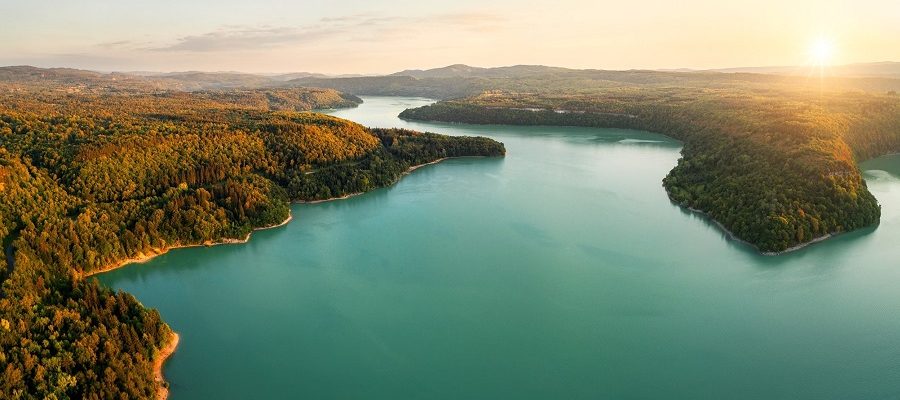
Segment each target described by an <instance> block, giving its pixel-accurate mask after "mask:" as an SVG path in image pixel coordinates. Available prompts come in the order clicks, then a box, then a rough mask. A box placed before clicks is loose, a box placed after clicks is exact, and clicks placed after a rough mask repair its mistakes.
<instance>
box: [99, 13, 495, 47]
mask: <svg viewBox="0 0 900 400" xmlns="http://www.w3.org/2000/svg"><path fill="white" fill-rule="evenodd" d="M503 22H505V19H504V18H503V17H501V16H498V15H494V14H485V13H460V14H436V15H430V16H425V17H385V16H378V15H372V14H356V15H348V16H340V17H327V18H322V19H320V20H319V21H318V22H316V23H314V24H310V25H307V26H300V27H291V26H256V27H250V26H223V27H221V28H219V29H218V30H216V31H213V32H208V33H204V34H199V35H190V36H184V37H181V38H179V39H177V40H176V41H175V43H172V44H169V45H166V46H156V47H145V48H144V50H153V51H167V52H196V53H204V52H227V51H242V50H253V49H259V48H273V47H284V46H291V45H298V44H305V43H311V42H318V41H327V40H337V39H347V40H350V41H379V40H388V39H391V38H396V37H397V36H398V34H399V33H400V32H410V31H418V30H427V29H435V27H440V29H462V30H467V31H472V32H486V31H491V30H496V29H498V28H499V27H500V26H501V25H502V24H503ZM133 44H134V43H132V42H129V41H121V42H111V43H103V44H100V45H98V46H102V47H106V48H123V47H127V46H130V45H133Z"/></svg>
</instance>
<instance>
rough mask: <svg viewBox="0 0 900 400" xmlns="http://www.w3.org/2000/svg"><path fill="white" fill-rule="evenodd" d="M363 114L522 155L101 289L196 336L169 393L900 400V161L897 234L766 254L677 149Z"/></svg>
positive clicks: (311, 214) (390, 104)
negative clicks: (677, 180) (703, 192)
mask: <svg viewBox="0 0 900 400" xmlns="http://www.w3.org/2000/svg"><path fill="white" fill-rule="evenodd" d="M365 101H366V102H365V104H363V105H362V106H360V107H359V108H356V109H349V110H340V111H335V112H333V114H334V115H337V116H340V117H344V118H348V119H352V120H355V121H358V122H360V123H363V124H366V125H370V126H399V127H407V128H413V129H419V130H428V131H434V132H439V133H446V134H453V135H484V136H490V137H492V138H495V139H497V140H500V141H503V142H504V143H505V144H506V147H507V150H508V155H507V157H506V158H505V159H457V160H449V161H446V162H444V163H441V164H437V165H432V166H428V167H424V168H421V169H419V170H417V171H415V172H414V173H413V174H411V175H409V176H407V177H406V178H404V179H403V180H402V181H401V182H400V183H399V184H397V185H395V186H393V187H390V188H387V189H382V190H377V191H374V192H371V193H368V194H365V195H362V196H358V197H354V198H351V199H348V200H342V201H336V202H329V203H322V204H314V205H295V206H294V207H293V211H294V216H295V219H294V221H293V222H291V223H290V224H289V225H287V226H285V227H282V228H277V229H273V230H268V231H261V232H257V233H254V235H253V239H252V240H251V241H250V243H248V244H246V245H229V246H216V247H210V248H191V249H181V250H175V251H172V252H170V253H169V254H167V255H165V256H162V257H158V258H156V259H154V260H152V261H151V262H148V263H146V264H140V265H134V266H130V267H128V268H124V269H119V270H116V271H113V272H110V273H107V274H104V275H102V276H101V277H100V279H101V280H102V281H103V282H104V283H106V284H108V285H110V286H112V287H115V288H118V289H122V290H125V291H128V292H131V293H133V294H134V295H135V296H137V298H138V299H139V300H141V301H142V302H143V303H144V304H145V305H146V306H149V307H155V308H158V309H159V310H160V312H161V313H162V315H163V317H164V318H165V320H166V321H168V322H169V324H170V325H171V326H172V327H173V328H174V329H175V330H176V331H177V332H179V333H180V334H181V344H180V346H179V348H178V351H177V352H176V353H175V355H174V356H173V357H172V359H171V360H170V362H169V363H168V364H167V366H166V369H165V374H166V376H167V378H168V379H169V381H170V383H171V385H172V391H171V398H172V399H174V400H182V399H250V398H254V399H261V398H307V399H606V398H609V399H887V398H900V262H898V258H900V257H898V256H900V247H898V244H900V157H894V158H885V159H880V160H875V161H872V162H869V163H867V164H866V165H865V167H866V168H868V169H869V170H867V171H866V173H865V176H866V179H867V180H868V184H869V188H870V190H871V191H872V192H873V193H874V194H875V196H876V197H878V199H879V201H880V202H881V204H882V206H883V217H882V223H881V225H880V226H878V227H877V228H873V229H868V230H865V231H860V232H855V233H851V234H846V235H842V236H839V237H837V238H834V239H831V240H828V241H826V242H823V243H820V244H817V245H814V246H810V247H808V248H806V249H803V250H800V251H798V252H795V253H791V254H788V255H784V256H778V257H766V256H760V255H758V254H756V253H755V252H754V251H753V250H752V249H750V248H748V247H747V246H745V245H742V244H740V243H738V242H735V241H732V240H729V239H728V238H727V237H726V236H725V235H724V234H723V233H722V231H720V230H719V229H717V228H716V227H715V226H714V225H713V224H711V223H709V222H708V221H706V220H705V219H704V218H702V217H699V216H697V215H694V214H691V213H688V212H685V211H684V210H682V209H680V208H679V207H677V206H675V205H673V204H671V203H670V202H669V200H668V199H667V197H666V195H665V192H664V190H663V188H662V186H661V180H662V178H663V176H665V174H666V173H667V172H668V171H669V170H670V169H671V168H672V167H673V166H674V165H675V163H676V160H677V159H678V156H679V154H678V152H679V149H680V144H679V143H678V142H675V141H672V140H669V139H666V138H664V137H661V136H658V135H654V134H650V133H643V132H635V131H623V130H613V129H583V128H563V127H509V126H469V125H449V124H424V123H406V122H404V121H400V120H398V119H397V118H396V115H397V114H398V113H399V112H400V111H401V110H403V109H404V108H407V107H412V106H417V105H421V104H425V103H427V101H425V100H420V99H406V98H374V97H372V98H365Z"/></svg>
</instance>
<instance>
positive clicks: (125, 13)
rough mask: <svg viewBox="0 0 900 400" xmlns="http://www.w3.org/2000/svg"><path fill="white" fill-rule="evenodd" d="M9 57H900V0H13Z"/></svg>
mask: <svg viewBox="0 0 900 400" xmlns="http://www.w3.org/2000/svg"><path fill="white" fill-rule="evenodd" d="M0 15H3V21H2V24H0V65H17V64H30V65H37V66H45V67H48V66H67V67H77V68H88V69H97V70H152V71H172V70H208V71H225V70H234V71H247V72H290V71H312V72H324V73H386V72H394V71H398V70H402V69H406V68H431V67H438V66H444V65H449V64H455V63H464V64H470V65H477V66H500V65H513V64H546V65H555V66H564V67H576V68H602V69H630V68H679V67H688V68H719V67H736V66H767V65H798V64H804V63H806V62H807V61H808V60H809V49H810V46H811V44H812V43H813V42H815V41H816V40H817V39H818V38H820V37H825V38H826V40H828V41H830V42H832V43H833V46H834V56H833V63H838V64H839V63H850V62H866V61H888V60H891V61H900V1H898V0H856V1H829V0H818V1H817V0H796V1H794V0H757V1H744V0H741V1H725V0H720V1H710V0H680V1H679V0H665V1H662V0H659V1H657V0H652V1H645V0H631V1H628V0H616V1H582V0H555V1H513V0H455V1H447V0H443V1H429V0H414V1H404V0H390V1H379V0H366V1H358V0H330V1H320V0H309V1H279V0H255V1H238V0H202V1H187V0H177V1H170V0H157V1H126V0H118V1H116V0H78V1H68V0H66V1H47V0H0Z"/></svg>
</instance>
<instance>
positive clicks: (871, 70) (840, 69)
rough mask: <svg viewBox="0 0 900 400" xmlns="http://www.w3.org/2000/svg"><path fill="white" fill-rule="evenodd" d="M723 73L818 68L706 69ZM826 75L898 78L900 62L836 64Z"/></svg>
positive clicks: (790, 72) (798, 72)
mask: <svg viewBox="0 0 900 400" xmlns="http://www.w3.org/2000/svg"><path fill="white" fill-rule="evenodd" d="M708 71H714V72H725V73H735V72H740V73H752V74H777V75H809V74H811V73H815V74H817V73H818V72H819V69H818V68H815V67H809V66H773V67H739V68H721V69H714V70H708ZM823 71H824V74H825V75H826V76H835V77H846V78H853V77H859V78H900V62H892V61H885V62H874V63H859V64H846V65H836V66H830V67H827V68H825V69H824V70H823Z"/></svg>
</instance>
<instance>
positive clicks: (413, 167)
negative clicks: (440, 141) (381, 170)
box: [293, 156, 485, 204]
mask: <svg viewBox="0 0 900 400" xmlns="http://www.w3.org/2000/svg"><path fill="white" fill-rule="evenodd" d="M466 157H478V158H481V157H485V156H459V157H443V158H438V159H437V160H434V161H431V162H427V163H424V164H416V165H413V166H411V167H409V168H407V169H406V171H403V172H402V173H401V174H400V178H403V177H404V176H406V175H409V174H410V173H412V172H413V171H415V170H417V169H419V168H422V167H425V166H428V165H432V164H437V163H440V162H442V161H446V160H449V159H451V158H466ZM400 178H398V179H397V181H396V182H394V183H391V184H390V185H387V186H384V187H390V186H393V185H394V184H396V183H397V182H400ZM376 189H381V188H376ZM373 190H374V189H373ZM366 193H368V192H355V193H350V194H345V195H343V196H338V197H329V198H327V199H319V200H297V201H294V202H293V203H294V204H319V203H325V202H329V201H335V200H346V199H349V198H351V197H356V196H359V195H361V194H366Z"/></svg>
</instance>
